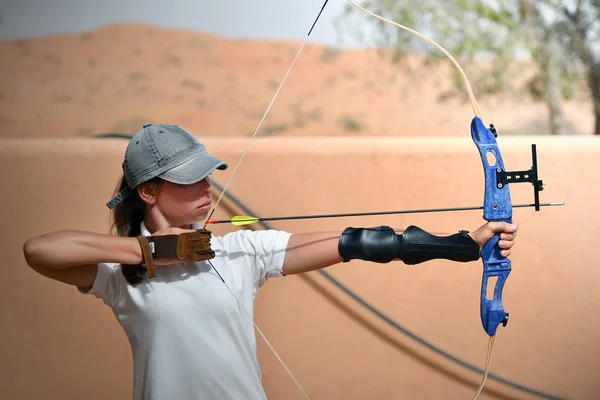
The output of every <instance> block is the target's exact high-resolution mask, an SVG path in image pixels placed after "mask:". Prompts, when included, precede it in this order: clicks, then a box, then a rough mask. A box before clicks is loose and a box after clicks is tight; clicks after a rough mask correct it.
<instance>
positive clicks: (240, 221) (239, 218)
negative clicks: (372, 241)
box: [206, 202, 565, 226]
mask: <svg viewBox="0 0 600 400" xmlns="http://www.w3.org/2000/svg"><path fill="white" fill-rule="evenodd" d="M563 205H565V203H564V202H552V203H540V204H539V206H540V207H555V206H563ZM524 207H536V204H516V205H513V208H524ZM482 209H483V206H474V207H451V208H426V209H420V210H418V209H417V210H398V211H373V212H363V213H349V214H319V215H295V216H288V217H267V218H259V217H253V216H251V215H236V216H235V217H233V218H231V219H220V220H214V219H213V220H208V221H206V224H207V225H215V224H233V225H235V226H242V225H250V224H254V223H256V222H261V221H283V220H292V219H316V218H340V217H363V216H370V215H391V214H419V213H432V212H447V211H471V210H482Z"/></svg>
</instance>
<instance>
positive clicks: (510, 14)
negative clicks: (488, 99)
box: [345, 0, 600, 134]
mask: <svg viewBox="0 0 600 400" xmlns="http://www.w3.org/2000/svg"><path fill="white" fill-rule="evenodd" d="M361 5H362V6H363V7H365V8H366V9H368V10H370V11H372V12H374V13H376V14H379V15H381V16H384V17H385V18H388V19H390V20H392V21H396V22H398V23H401V24H403V25H405V26H408V27H410V28H412V29H415V30H417V31H419V32H421V33H423V34H425V35H427V36H429V37H431V38H432V39H433V40H435V41H436V42H438V43H439V44H441V45H442V46H443V47H444V48H446V49H447V50H448V51H449V52H450V53H451V54H453V55H454V56H455V57H456V58H457V59H458V60H459V62H460V63H461V65H462V66H463V68H464V69H465V70H466V71H467V75H468V76H469V79H470V81H471V84H472V85H473V87H474V90H475V91H476V92H477V93H478V97H479V96H481V95H485V94H494V93H498V92H504V93H510V92H513V93H523V91H524V89H526V92H527V93H529V94H530V95H531V96H532V97H533V98H534V99H536V100H539V101H544V102H545V103H546V104H547V106H548V110H549V125H550V131H551V133H553V134H562V133H565V127H564V123H563V118H562V113H561V101H562V100H563V99H569V98H571V97H572V96H574V94H575V92H574V88H575V87H576V85H575V82H576V80H578V79H580V77H581V73H582V72H583V73H584V74H586V75H587V78H588V85H589V87H590V89H591V92H592V95H593V97H594V100H595V101H594V104H595V114H596V120H597V121H600V63H599V60H600V57H599V55H598V54H597V53H598V52H597V53H594V49H593V48H594V46H596V47H595V50H596V51H597V50H598V45H597V43H599V42H600V40H599V39H600V37H599V36H600V22H599V21H600V0H589V1H583V0H580V1H570V2H569V1H567V2H565V1H555V0H541V1H537V0H496V1H492V0H488V1H486V0H457V1H439V0H419V1H416V2H415V1H405V0H368V1H364V2H361ZM359 12H360V11H359V10H357V9H356V8H354V7H352V6H350V5H348V7H347V8H346V13H345V17H348V16H351V15H357V13H359ZM363 15H364V14H363ZM361 21H362V23H363V24H373V25H374V27H375V29H373V36H371V37H370V38H369V39H370V40H373V41H374V42H375V44H376V45H377V46H378V47H383V48H386V49H391V61H392V62H393V63H394V64H396V65H399V66H401V65H403V63H402V61H403V60H404V56H405V55H407V54H410V53H415V52H417V53H421V54H424V55H426V56H427V57H426V59H427V62H434V61H436V60H440V59H445V58H444V57H445V56H444V55H443V54H442V53H441V52H440V51H439V50H438V49H436V48H435V47H434V46H431V45H430V44H429V43H427V42H426V41H423V40H422V39H420V38H418V37H416V36H414V35H411V34H410V33H409V32H405V31H403V30H401V29H397V28H396V27H394V26H391V25H390V24H386V23H384V22H383V21H380V20H377V19H375V18H368V17H365V18H364V19H362V20H361ZM386 54H390V53H386ZM526 57H528V58H529V60H530V61H531V62H530V63H529V67H530V68H529V69H524V66H525V64H524V62H523V59H524V58H526ZM482 59H490V60H493V62H491V63H489V66H486V68H485V69H484V70H481V69H479V70H477V69H469V66H470V65H472V62H473V61H476V60H482ZM582 66H583V67H584V68H582ZM525 71H527V72H528V74H529V75H528V76H529V79H528V80H527V81H526V82H525V87H517V86H516V84H517V83H520V84H522V82H523V80H522V79H513V78H514V77H515V76H519V75H521V76H522V73H523V72H525ZM455 81H456V83H457V86H456V90H455V91H453V92H452V93H446V94H442V95H443V96H444V97H448V96H449V95H457V94H460V95H462V94H463V93H464V88H463V87H462V82H461V81H460V80H459V79H458V77H457V78H456V79H455ZM594 88H596V89H597V90H596V91H595V89H594ZM595 133H596V134H600V125H599V123H598V122H597V123H596V129H595Z"/></svg>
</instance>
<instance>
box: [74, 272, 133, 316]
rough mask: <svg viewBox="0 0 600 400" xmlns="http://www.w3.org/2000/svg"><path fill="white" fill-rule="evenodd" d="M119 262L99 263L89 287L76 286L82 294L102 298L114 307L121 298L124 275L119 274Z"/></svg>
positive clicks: (105, 302)
mask: <svg viewBox="0 0 600 400" xmlns="http://www.w3.org/2000/svg"><path fill="white" fill-rule="evenodd" d="M119 267H120V264H114V263H100V264H98V272H97V274H96V279H95V280H94V284H93V285H92V287H91V289H89V290H87V291H86V290H85V289H83V288H78V289H79V292H81V293H83V294H90V295H92V296H95V297H97V298H99V299H100V300H102V301H103V302H104V304H106V305H107V306H110V307H116V306H117V304H118V303H119V301H120V300H121V299H122V297H123V296H122V294H123V290H124V289H123V282H124V279H125V278H124V277H122V274H121V268H119Z"/></svg>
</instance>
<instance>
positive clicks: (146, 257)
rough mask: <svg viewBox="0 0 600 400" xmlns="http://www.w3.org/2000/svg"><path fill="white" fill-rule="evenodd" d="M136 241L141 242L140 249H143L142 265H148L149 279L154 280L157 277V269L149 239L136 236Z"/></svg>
mask: <svg viewBox="0 0 600 400" xmlns="http://www.w3.org/2000/svg"><path fill="white" fill-rule="evenodd" d="M136 239H137V240H138V242H140V247H141V248H142V264H146V269H147V270H148V277H149V278H154V277H155V276H156V267H155V266H154V257H152V250H151V249H150V244H149V243H148V239H146V237H144V236H136Z"/></svg>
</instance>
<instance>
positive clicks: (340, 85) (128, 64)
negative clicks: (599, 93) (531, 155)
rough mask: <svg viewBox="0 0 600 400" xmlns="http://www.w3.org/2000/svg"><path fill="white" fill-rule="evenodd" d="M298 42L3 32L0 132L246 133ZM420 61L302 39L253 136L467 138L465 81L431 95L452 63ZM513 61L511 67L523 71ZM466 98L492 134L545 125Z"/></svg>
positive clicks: (530, 109) (149, 31) (573, 107)
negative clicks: (147, 129)
mask: <svg viewBox="0 0 600 400" xmlns="http://www.w3.org/2000/svg"><path fill="white" fill-rule="evenodd" d="M300 44H301V43H299V42H298V43H288V42H267V41H256V40H229V39H224V38H221V37H218V36H214V35H209V34H204V33H200V32H189V31H182V30H174V29H164V28H160V27H155V26H150V25H111V26H107V27H103V28H101V29H98V30H94V31H91V32H87V33H83V34H65V35H51V36H45V37H36V38H28V39H18V40H7V41H3V42H0V52H1V54H3V57H2V60H1V61H0V137H37V136H43V137H73V136H76V137H86V136H92V135H96V134H102V133H112V132H118V133H134V132H136V131H137V130H138V129H139V127H140V126H141V125H142V124H143V123H144V122H146V121H152V122H155V123H159V122H160V123H165V122H169V123H176V124H179V125H181V126H184V127H186V128H188V129H189V130H191V131H193V132H194V133H195V134H196V135H198V136H248V135H251V134H252V133H253V132H254V130H255V129H256V127H257V126H258V122H259V121H260V118H261V117H262V115H263V113H264V112H265V110H266V109H267V106H268V104H269V102H270V101H271V98H272V96H273V95H274V93H275V91H276V89H277V87H278V85H279V83H280V82H281V80H282V79H283V77H284V75H285V72H286V70H287V69H288V67H289V65H290V64H291V62H292V60H293V58H294V55H295V54H296V52H297V50H298V48H299V47H300ZM423 61H427V60H423V59H422V58H421V57H418V56H410V57H408V60H407V62H408V64H406V65H407V66H410V70H409V69H407V68H403V69H397V68H395V67H393V66H392V65H390V63H389V60H388V59H386V58H384V57H382V56H380V54H379V53H378V51H376V50H374V49H362V50H344V51H342V50H336V49H330V48H326V47H323V46H321V45H317V44H308V45H307V46H306V47H305V48H304V50H303V52H302V54H301V55H300V58H299V59H298V61H297V63H296V65H295V66H294V68H293V70H292V72H291V74H290V76H289V78H288V80H287V82H286V83H285V85H284V86H283V89H282V91H281V92H280V95H279V97H278V99H277V101H276V102H275V104H274V106H273V108H272V109H271V112H270V114H269V116H268V118H267V119H266V121H265V123H264V125H263V127H262V129H261V131H260V136H344V135H346V136H356V135H373V136H418V137H422V136H448V135H455V136H460V135H468V134H469V131H468V121H469V119H470V118H471V117H472V116H473V112H472V111H471V106H470V104H469V103H468V102H466V101H465V98H464V97H465V96H464V95H465V94H466V90H465V87H464V86H461V87H460V88H459V90H460V93H461V95H462V97H453V98H450V99H448V100H445V101H443V100H442V98H443V96H444V94H445V92H446V91H447V90H450V89H452V88H453V87H452V85H453V83H452V82H453V79H454V77H453V73H454V66H452V65H451V63H450V61H449V60H447V59H444V60H443V61H442V62H440V63H437V64H433V65H430V66H427V67H425V66H424V64H423ZM520 63H522V62H517V61H515V66H514V68H515V70H519V71H522V70H526V68H525V69H523V68H521V66H520V65H519V64H520ZM481 65H482V67H484V66H483V64H481ZM465 69H466V71H467V76H469V79H471V80H472V81H473V82H472V83H475V82H474V81H475V79H474V78H472V77H473V75H472V74H469V69H468V68H466V67H465ZM514 79H515V81H523V80H526V79H527V76H515V78H514ZM581 86H585V85H583V84H582V85H581ZM581 93H582V94H581V95H580V96H578V97H577V99H576V100H572V101H570V102H566V103H565V104H564V113H565V118H566V120H567V123H568V126H569V133H570V134H575V135H586V134H591V133H592V127H593V113H592V108H591V102H590V100H589V98H588V97H586V95H585V90H584V91H582V92H581ZM475 96H476V97H477V99H478V102H479V106H480V108H481V111H482V113H483V117H484V119H485V120H486V121H488V122H489V123H494V124H495V126H496V127H497V128H498V130H499V132H500V133H503V134H527V135H543V134H548V126H547V125H548V124H547V110H546V107H545V105H544V104H542V103H539V102H535V101H533V100H531V99H528V98H527V97H525V96H523V94H522V92H517V93H516V94H515V93H513V94H511V93H508V92H506V93H501V94H499V95H496V96H493V97H484V96H483V95H481V94H480V93H478V92H477V90H476V89H475Z"/></svg>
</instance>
